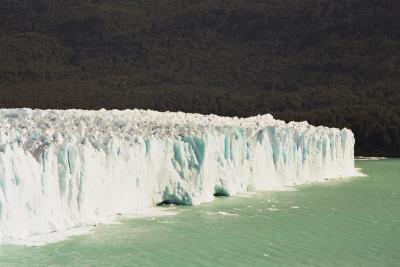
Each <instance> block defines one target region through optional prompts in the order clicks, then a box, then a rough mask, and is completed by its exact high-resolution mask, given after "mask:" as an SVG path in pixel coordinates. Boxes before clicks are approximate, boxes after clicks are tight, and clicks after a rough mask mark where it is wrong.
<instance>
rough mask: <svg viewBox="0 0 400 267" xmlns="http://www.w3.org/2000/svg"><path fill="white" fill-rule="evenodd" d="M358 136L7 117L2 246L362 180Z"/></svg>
mask: <svg viewBox="0 0 400 267" xmlns="http://www.w3.org/2000/svg"><path fill="white" fill-rule="evenodd" d="M353 147H354V136H353V133H352V132H351V131H350V130H348V129H343V130H339V129H336V128H326V127H321V126H320V127H314V126H311V125H309V124H308V123H307V122H299V123H296V122H290V123H287V124H286V123H285V122H283V121H280V120H275V119H273V117H272V116H271V115H263V116H256V117H251V118H246V119H239V118H236V117H235V118H228V117H219V116H215V115H208V116H205V115H200V114H185V113H180V112H178V113H173V112H165V113H162V112H156V111H144V110H125V111H118V110H112V111H106V110H99V111H85V110H65V111H60V110H31V109H2V110H0V243H10V242H19V241H21V240H25V239H28V238H29V237H31V236H33V235H36V234H44V233H50V232H55V231H57V232H58V231H60V232H62V231H64V230H65V229H71V228H74V227H85V226H90V225H96V224H98V223H103V222H107V221H108V220H109V218H110V217H113V216H115V215H117V214H131V213H141V212H142V213H146V210H148V208H149V207H151V206H154V205H156V204H158V203H161V202H163V201H164V202H166V203H175V204H187V205H192V204H199V203H202V202H209V201H212V200H213V198H214V194H215V193H217V194H229V195H234V194H236V193H240V192H245V191H255V190H277V189H281V188H283V187H285V186H293V185H296V184H303V183H307V182H313V181H323V180H325V179H330V178H338V177H348V176H353V175H355V174H356V170H355V168H354V152H353V151H354V150H353Z"/></svg>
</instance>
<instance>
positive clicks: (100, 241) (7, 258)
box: [0, 160, 400, 266]
mask: <svg viewBox="0 0 400 267" xmlns="http://www.w3.org/2000/svg"><path fill="white" fill-rule="evenodd" d="M357 165H358V167H361V168H362V169H363V171H364V172H365V173H367V174H368V175H369V177H360V178H352V179H349V180H342V181H337V182H328V183H323V184H315V185H308V186H301V187H299V188H298V190H297V191H287V192H273V193H271V192H269V193H258V194H255V195H253V196H251V197H231V198H220V199H217V200H216V201H214V202H213V203H210V204H205V205H200V206H196V207H179V208H177V209H176V210H177V211H178V214H176V215H173V216H163V217H155V218H141V219H123V220H122V221H121V222H122V223H121V224H115V225H104V226H100V227H97V228H96V230H95V231H94V232H92V233H91V234H89V235H83V236H78V237H73V238H71V239H69V240H66V241H63V242H60V243H55V244H49V245H46V246H41V247H24V246H0V266H43V265H52V266H82V265H84V266H400V160H382V161H358V162H357Z"/></svg>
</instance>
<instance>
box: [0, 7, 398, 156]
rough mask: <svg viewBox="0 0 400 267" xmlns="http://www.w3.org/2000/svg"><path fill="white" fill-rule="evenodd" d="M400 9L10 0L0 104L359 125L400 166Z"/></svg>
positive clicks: (1, 35) (2, 11)
mask: <svg viewBox="0 0 400 267" xmlns="http://www.w3.org/2000/svg"><path fill="white" fill-rule="evenodd" d="M399 14H400V1H397V0H362V1H361V0H357V1H356V0H302V1H294V0H266V1H258V0H230V1H228V0H220V1H216V0H202V1H194V0H136V1H135V0H131V1H128V0H119V1H106V0H91V1H89V0H69V1H64V0H22V1H20V0H0V107H2V108H9V107H31V108H58V109H60V108H62V109H67V108H83V109H100V108H107V109H112V108H116V109H127V108H142V109H155V110H160V111H165V110H170V111H177V110H180V111H185V112H198V113H204V114H208V113H214V114H218V115H226V116H240V117H244V116H251V115H257V114H262V113H271V114H272V115H273V116H274V117H276V118H279V119H283V120H286V121H290V120H296V121H303V120H307V121H308V122H310V123H312V124H316V125H321V124H322V125H327V126H334V127H347V128H350V129H352V130H353V131H354V133H355V135H356V140H357V143H356V154H357V155H376V156H379V155H386V156H397V157H399V156H400V107H399V104H400V15H399Z"/></svg>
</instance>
